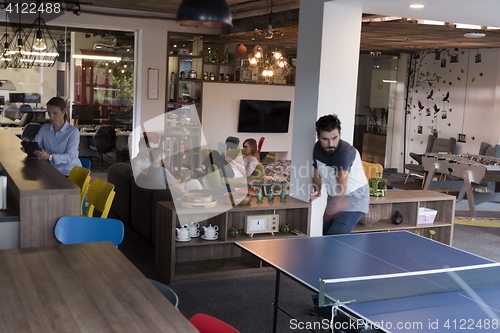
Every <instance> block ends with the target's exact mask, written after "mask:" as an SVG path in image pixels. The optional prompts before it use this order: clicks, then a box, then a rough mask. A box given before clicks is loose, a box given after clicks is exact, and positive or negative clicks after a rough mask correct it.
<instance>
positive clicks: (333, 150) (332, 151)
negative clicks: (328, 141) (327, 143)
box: [323, 147, 337, 155]
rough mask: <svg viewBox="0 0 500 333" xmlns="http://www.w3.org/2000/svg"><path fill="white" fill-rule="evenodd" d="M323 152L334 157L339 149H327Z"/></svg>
mask: <svg viewBox="0 0 500 333" xmlns="http://www.w3.org/2000/svg"><path fill="white" fill-rule="evenodd" d="M323 150H324V151H325V153H326V154H327V155H333V153H335V151H336V150H337V147H325V148H323Z"/></svg>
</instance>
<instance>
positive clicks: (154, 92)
mask: <svg viewBox="0 0 500 333" xmlns="http://www.w3.org/2000/svg"><path fill="white" fill-rule="evenodd" d="M159 73H160V71H159V70H158V69H154V68H148V99H158V76H159Z"/></svg>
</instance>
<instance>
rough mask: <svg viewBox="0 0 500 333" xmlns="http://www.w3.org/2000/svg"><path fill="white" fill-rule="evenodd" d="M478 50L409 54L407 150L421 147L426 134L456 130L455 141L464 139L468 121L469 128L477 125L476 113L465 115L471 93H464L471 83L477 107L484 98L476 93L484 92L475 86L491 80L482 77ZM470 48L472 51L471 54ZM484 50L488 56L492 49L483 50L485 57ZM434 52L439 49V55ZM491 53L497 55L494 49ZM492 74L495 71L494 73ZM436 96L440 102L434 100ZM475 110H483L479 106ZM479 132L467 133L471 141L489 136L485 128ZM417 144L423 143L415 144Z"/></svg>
mask: <svg viewBox="0 0 500 333" xmlns="http://www.w3.org/2000/svg"><path fill="white" fill-rule="evenodd" d="M479 51H480V50H466V49H440V50H426V51H420V52H417V53H418V54H415V55H412V56H411V57H410V59H409V62H408V69H407V71H408V75H409V78H408V82H409V84H408V87H407V89H408V94H407V96H408V102H407V103H406V107H407V109H406V115H407V118H406V126H407V128H413V131H406V134H405V142H406V145H407V147H406V148H405V149H407V150H406V151H414V152H418V151H423V150H424V148H425V145H426V144H427V139H426V138H427V135H429V134H431V135H434V136H438V135H439V137H445V138H448V137H453V136H456V135H457V134H456V133H457V132H458V133H460V134H458V142H460V143H466V138H467V135H466V134H465V132H466V131H467V127H468V126H470V125H471V126H472V128H476V127H477V122H478V118H477V115H475V118H474V119H466V117H467V116H468V112H467V106H468V102H469V101H468V97H470V96H468V95H467V93H468V91H469V90H470V88H472V86H475V87H474V96H475V99H474V102H473V104H474V109H475V110H476V109H478V105H481V103H482V102H483V100H482V99H478V98H477V96H481V95H483V96H484V95H485V94H486V93H487V92H485V91H484V90H477V89H478V88H481V87H482V86H483V85H484V84H487V82H489V81H491V80H492V78H491V77H490V76H488V80H489V81H482V80H483V75H484V74H483V72H482V70H484V68H485V67H484V65H482V64H481V53H480V52H479ZM471 52H474V53H472V56H471ZM485 52H486V54H487V56H488V59H489V57H491V55H490V53H494V52H493V51H492V52H490V51H489V50H487V51H483V52H482V56H483V57H486V56H485ZM436 53H439V56H437V54H436ZM465 53H467V55H466V54H465ZM494 54H495V55H496V53H494ZM461 55H462V56H461ZM476 64H477V65H476ZM492 74H493V75H494V73H492ZM484 76H486V75H484ZM478 82H480V83H478ZM483 82H484V83H483ZM471 85H472V86H471ZM478 94H479V95H478ZM438 98H439V100H440V101H441V103H439V102H437V100H438ZM423 99H426V102H423ZM469 99H470V98H469ZM469 104H470V102H469ZM459 105H463V111H462V113H461V114H460V113H457V112H456V111H455V112H453V110H454V109H455V110H456V109H457V107H458V106H459ZM469 108H471V106H469ZM478 110H480V112H486V111H484V110H483V109H481V108H479V109H478ZM460 123H462V126H460ZM469 124H470V125H469ZM481 134H482V135H478V134H476V136H474V135H473V136H470V138H471V140H473V141H474V140H477V139H478V136H479V137H485V141H486V140H488V138H487V135H488V134H487V133H486V132H484V133H481ZM419 145H420V146H422V145H423V146H424V147H418V146H419ZM467 147H468V146H467ZM458 149H459V151H460V149H467V150H468V151H473V150H475V149H476V148H460V146H458ZM469 149H470V150H469ZM402 155H403V156H404V155H408V154H402ZM404 158H405V163H408V162H409V161H408V159H409V155H408V156H404Z"/></svg>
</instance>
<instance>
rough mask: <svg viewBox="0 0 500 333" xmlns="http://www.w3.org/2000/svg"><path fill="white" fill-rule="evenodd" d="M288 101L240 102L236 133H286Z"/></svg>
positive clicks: (248, 100)
mask: <svg viewBox="0 0 500 333" xmlns="http://www.w3.org/2000/svg"><path fill="white" fill-rule="evenodd" d="M290 106H291V102H290V101H264V100H250V99H242V100H240V111H239V117H238V132H240V133H287V132H288V124H289V122H290Z"/></svg>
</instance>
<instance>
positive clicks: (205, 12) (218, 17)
mask: <svg viewBox="0 0 500 333" xmlns="http://www.w3.org/2000/svg"><path fill="white" fill-rule="evenodd" d="M176 21H177V23H180V24H183V25H194V26H200V27H232V26H233V22H232V21H233V19H232V17H231V10H230V9H229V5H228V4H227V2H226V0H182V2H181V4H180V5H179V9H178V10H177V18H176Z"/></svg>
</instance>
